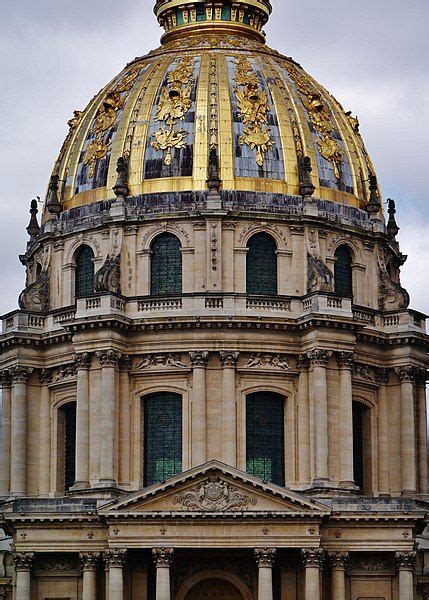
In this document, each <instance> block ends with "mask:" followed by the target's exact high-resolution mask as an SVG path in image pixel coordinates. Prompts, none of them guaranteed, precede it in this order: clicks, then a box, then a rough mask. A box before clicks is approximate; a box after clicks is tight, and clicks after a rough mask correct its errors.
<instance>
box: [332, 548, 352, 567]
mask: <svg viewBox="0 0 429 600" xmlns="http://www.w3.org/2000/svg"><path fill="white" fill-rule="evenodd" d="M328 558H329V561H330V563H331V567H332V568H333V569H345V568H346V567H347V563H348V561H349V553H348V552H329V553H328Z"/></svg>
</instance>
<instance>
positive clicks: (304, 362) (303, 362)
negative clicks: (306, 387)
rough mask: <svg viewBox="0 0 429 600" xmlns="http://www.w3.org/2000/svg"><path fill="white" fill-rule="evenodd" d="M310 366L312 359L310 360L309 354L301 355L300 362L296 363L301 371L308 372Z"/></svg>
mask: <svg viewBox="0 0 429 600" xmlns="http://www.w3.org/2000/svg"><path fill="white" fill-rule="evenodd" d="M309 366H310V359H309V358H308V354H300V355H299V356H298V360H297V361H296V368H297V369H299V370H300V371H307V370H308V368H309Z"/></svg>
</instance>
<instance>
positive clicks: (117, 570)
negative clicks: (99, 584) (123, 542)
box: [103, 548, 126, 600]
mask: <svg viewBox="0 0 429 600" xmlns="http://www.w3.org/2000/svg"><path fill="white" fill-rule="evenodd" d="M125 554H126V550H123V549H121V548H111V549H109V550H105V551H104V553H103V557H104V561H105V564H106V567H107V568H108V578H109V585H108V594H107V599H106V600H123V598H124V577H123V568H124V564H125Z"/></svg>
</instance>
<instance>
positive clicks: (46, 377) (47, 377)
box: [39, 369, 54, 385]
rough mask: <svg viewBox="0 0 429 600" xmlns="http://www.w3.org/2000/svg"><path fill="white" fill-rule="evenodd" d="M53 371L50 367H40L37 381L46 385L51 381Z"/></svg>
mask: <svg viewBox="0 0 429 600" xmlns="http://www.w3.org/2000/svg"><path fill="white" fill-rule="evenodd" d="M53 376H54V373H53V371H52V369H42V370H41V371H40V372H39V382H40V383H41V384H42V385H48V383H52V379H53Z"/></svg>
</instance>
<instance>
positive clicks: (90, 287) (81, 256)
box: [75, 244, 94, 298]
mask: <svg viewBox="0 0 429 600" xmlns="http://www.w3.org/2000/svg"><path fill="white" fill-rule="evenodd" d="M93 293H94V252H93V251H92V249H91V248H90V247H89V246H86V245H85V244H84V245H83V246H80V248H79V249H78V251H77V254H76V279H75V295H76V298H85V297H87V296H91V295H92V294H93Z"/></svg>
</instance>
